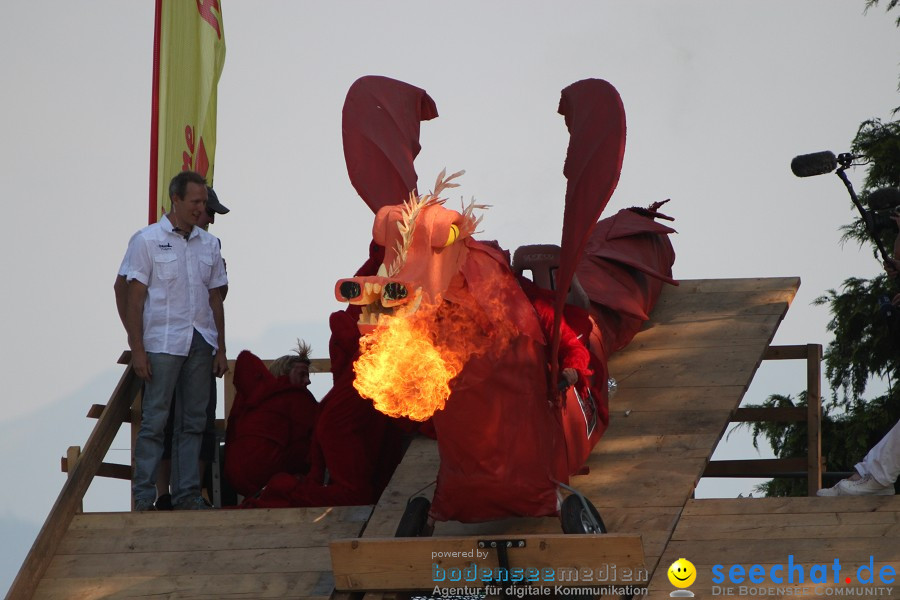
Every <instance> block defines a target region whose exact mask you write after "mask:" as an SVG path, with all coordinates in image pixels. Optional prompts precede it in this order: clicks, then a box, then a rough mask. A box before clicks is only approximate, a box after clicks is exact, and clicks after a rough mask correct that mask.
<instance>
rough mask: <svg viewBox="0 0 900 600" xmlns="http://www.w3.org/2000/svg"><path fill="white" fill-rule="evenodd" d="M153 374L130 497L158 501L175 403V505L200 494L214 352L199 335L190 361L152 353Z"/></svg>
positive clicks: (147, 390)
mask: <svg viewBox="0 0 900 600" xmlns="http://www.w3.org/2000/svg"><path fill="white" fill-rule="evenodd" d="M147 357H148V359H149V361H150V368H151V370H152V375H151V377H150V381H149V382H145V383H144V396H143V400H142V404H141V429H140V431H139V432H138V436H137V441H136V442H135V445H134V477H133V478H132V481H131V495H132V496H133V497H134V499H135V500H136V501H137V500H150V501H154V500H156V471H157V469H158V467H159V462H160V460H161V459H162V454H163V440H164V438H165V433H164V432H165V427H166V420H167V419H168V417H169V409H170V408H171V404H172V394H173V392H174V394H175V396H176V397H177V398H178V400H177V402H176V403H175V428H174V430H173V432H172V479H171V485H172V503H173V504H178V503H179V502H184V501H186V500H189V499H191V498H195V497H197V496H199V495H200V472H199V467H198V465H197V462H198V460H199V457H200V443H201V440H202V439H203V431H204V430H205V429H206V405H207V403H208V402H209V386H210V376H209V375H210V373H212V367H213V349H212V346H210V345H209V344H208V343H206V341H205V340H204V339H203V336H201V335H200V334H199V333H198V332H197V331H196V330H194V338H193V340H192V341H191V350H190V354H189V355H188V356H175V355H174V354H163V353H157V352H148V353H147Z"/></svg>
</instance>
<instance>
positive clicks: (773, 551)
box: [663, 537, 900, 565]
mask: <svg viewBox="0 0 900 600" xmlns="http://www.w3.org/2000/svg"><path fill="white" fill-rule="evenodd" d="M788 555H793V556H794V561H795V562H800V561H812V562H822V561H824V562H826V563H831V562H832V561H834V559H835V557H837V556H845V557H850V556H858V557H865V558H866V559H868V558H869V556H870V555H871V556H874V557H875V560H878V561H900V544H898V543H897V540H896V539H895V538H884V537H848V538H840V539H836V538H824V539H823V538H805V537H802V538H783V539H779V540H777V541H773V540H767V539H762V540H759V539H747V540H740V542H739V543H735V542H734V541H733V540H723V539H718V540H689V541H679V540H671V541H670V542H669V545H668V546H667V547H666V552H665V555H664V558H663V560H665V557H666V556H675V558H673V559H672V560H673V561H674V560H676V559H677V557H679V556H683V557H685V558H687V559H688V560H689V561H691V562H692V563H694V564H695V565H697V564H701V565H714V564H720V563H722V562H723V561H726V560H728V561H732V562H744V561H747V562H750V563H781V562H787V558H788ZM669 564H671V563H669Z"/></svg>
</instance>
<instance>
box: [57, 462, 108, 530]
mask: <svg viewBox="0 0 900 600" xmlns="http://www.w3.org/2000/svg"><path fill="white" fill-rule="evenodd" d="M79 456H81V446H69V449H68V451H67V452H66V456H64V457H63V459H62V460H63V462H64V463H66V465H65V466H66V468H64V469H63V472H64V473H68V471H69V470H68V463H69V462H71V463H72V464H73V465H74V464H75V463H76V462H78V457H79ZM100 466H101V468H102V467H103V465H102V464H101V465H100ZM75 512H76V513H77V514H80V513H83V512H84V502H79V503H78V506H77V507H75Z"/></svg>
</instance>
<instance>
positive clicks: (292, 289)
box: [0, 0, 900, 591]
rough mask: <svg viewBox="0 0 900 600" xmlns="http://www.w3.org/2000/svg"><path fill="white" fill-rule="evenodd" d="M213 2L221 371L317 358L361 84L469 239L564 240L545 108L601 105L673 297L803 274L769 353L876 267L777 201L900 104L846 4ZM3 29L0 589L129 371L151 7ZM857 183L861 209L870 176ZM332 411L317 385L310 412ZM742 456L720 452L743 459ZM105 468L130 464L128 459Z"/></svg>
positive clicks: (769, 0) (852, 6)
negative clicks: (226, 282)
mask: <svg viewBox="0 0 900 600" xmlns="http://www.w3.org/2000/svg"><path fill="white" fill-rule="evenodd" d="M223 4H224V6H223V17H224V31H225V39H226V45H227V55H226V59H225V67H224V71H223V74H222V78H221V81H220V85H219V115H218V119H219V121H218V148H217V153H216V177H215V187H216V190H217V192H218V194H219V198H220V200H221V201H222V202H223V203H224V204H225V205H226V206H228V207H229V208H230V209H231V213H229V214H228V215H226V216H223V217H220V218H219V219H218V222H217V223H216V224H215V225H214V226H213V229H211V231H212V232H213V233H215V234H216V235H217V236H219V237H220V238H221V239H222V243H223V254H224V256H225V258H226V260H227V261H228V274H229V278H230V280H231V286H230V291H229V295H228V299H227V301H226V304H225V307H226V321H227V324H226V331H227V345H228V348H229V351H228V356H229V357H230V358H233V357H235V356H236V355H237V353H238V352H239V351H240V350H242V349H244V348H248V349H251V350H253V351H254V352H256V353H257V354H259V355H261V356H265V357H275V356H279V355H281V354H284V353H286V352H287V351H288V350H290V348H291V347H292V346H293V344H294V341H295V339H296V338H297V337H298V336H299V337H303V338H305V339H306V340H307V341H309V342H311V343H312V345H313V348H314V355H315V356H321V357H324V356H326V355H327V341H328V329H327V317H328V314H329V313H330V312H332V311H334V310H338V309H339V308H341V307H340V305H339V304H338V303H337V302H336V301H335V300H334V297H333V293H332V290H333V286H334V282H335V281H336V280H337V279H339V278H341V277H344V276H348V275H351V274H352V273H353V272H354V271H355V270H356V268H357V267H358V266H359V264H361V262H362V261H363V259H364V258H365V256H366V249H367V244H368V240H369V239H370V231H371V222H372V214H371V212H370V211H369V210H368V208H366V206H365V205H364V204H363V202H362V200H361V199H360V198H359V197H358V196H357V195H356V193H355V191H354V190H353V188H352V186H351V185H350V182H349V179H348V178H347V173H346V168H345V165H344V161H343V153H342V147H341V132H340V128H341V123H340V118H341V107H342V104H343V100H344V96H345V94H346V91H347V89H348V88H349V87H350V85H351V84H352V83H353V81H354V80H356V79H357V78H358V77H360V76H363V75H369V74H373V75H385V76H389V77H394V78H396V79H401V80H403V81H406V82H408V83H411V84H414V85H416V86H419V87H422V88H424V89H425V90H426V91H427V92H428V93H429V94H430V95H431V97H432V98H433V99H434V100H435V102H436V104H437V107H438V111H439V113H440V117H439V118H438V119H435V120H434V121H430V122H427V123H423V125H422V134H421V143H422V147H423V150H422V153H421V154H420V155H419V158H418V160H417V162H416V167H417V171H418V173H419V178H420V189H422V190H427V189H430V187H431V185H432V182H433V181H434V178H435V177H436V175H437V173H438V172H440V170H441V169H442V168H444V167H446V168H447V169H448V170H449V171H456V170H459V169H465V170H466V175H465V176H464V177H463V178H462V179H461V182H460V183H461V184H462V185H461V187H460V188H458V189H457V190H454V192H456V193H457V194H458V197H464V198H465V199H466V200H467V201H468V200H469V199H471V198H472V197H474V198H475V199H476V200H477V201H478V202H480V203H486V204H490V205H492V207H491V208H490V209H489V210H488V211H487V212H486V214H485V216H484V220H483V223H482V226H481V228H482V231H483V233H482V234H481V236H480V238H481V239H496V240H498V241H499V242H500V244H501V245H503V246H504V247H505V248H508V249H510V250H514V249H515V248H516V247H518V246H519V245H523V244H531V243H559V238H560V232H561V224H562V213H563V198H564V193H565V184H566V182H565V178H564V177H563V175H562V166H563V161H564V159H565V151H566V145H567V143H568V135H567V131H566V128H565V125H564V123H563V120H562V117H561V116H559V115H558V114H557V113H556V108H557V105H558V102H559V93H560V90H562V89H563V88H564V87H566V86H567V85H569V84H570V83H573V82H575V81H578V80H580V79H584V78H589V77H597V78H602V79H606V80H607V81H609V82H611V83H612V84H613V85H614V86H615V87H616V88H617V89H618V91H619V93H620V94H621V96H622V99H623V102H624V106H625V113H626V118H627V122H628V138H627V144H626V151H625V159H624V165H623V169H622V175H621V179H620V182H619V186H618V189H617V191H616V193H615V194H614V195H613V198H612V201H611V203H610V205H609V207H608V209H607V212H608V213H612V212H613V211H615V210H618V209H619V208H623V207H627V206H631V205H647V204H649V203H651V202H653V201H656V200H662V199H666V198H671V199H672V202H671V203H670V204H669V205H667V210H666V212H668V213H669V214H671V215H672V216H674V217H675V218H676V222H675V224H674V226H675V227H676V229H677V230H678V231H679V233H678V235H676V236H674V239H673V243H674V246H675V249H676V253H677V258H676V263H675V267H674V272H675V276H676V277H678V278H682V279H693V278H721V277H776V276H777V277H780V276H799V277H800V278H801V280H802V284H801V287H800V291H799V293H798V295H797V297H796V299H795V301H794V303H793V305H792V307H791V309H790V310H789V311H788V314H787V317H786V318H785V320H784V322H783V323H782V325H781V327H780V329H779V331H778V334H777V335H776V338H775V343H779V344H805V343H821V344H827V342H828V340H829V334H828V333H827V331H826V326H827V323H828V319H829V316H828V313H827V309H825V308H824V307H815V306H812V305H811V302H812V301H813V299H814V298H816V297H817V296H819V295H820V294H822V293H823V292H824V291H825V290H827V289H829V288H834V287H837V286H839V285H840V283H841V282H842V281H843V280H844V279H846V278H847V277H850V276H860V277H870V276H873V275H875V274H876V273H878V272H879V269H880V265H879V262H878V261H877V260H876V259H874V258H873V257H872V255H871V253H870V252H868V251H867V250H859V249H858V248H857V247H856V246H853V245H845V246H842V245H841V244H840V242H839V240H840V232H839V227H840V226H841V225H843V224H845V223H848V222H849V221H850V220H851V219H852V218H853V216H854V213H853V209H852V206H851V204H850V202H849V200H848V196H847V193H846V191H845V189H844V188H843V186H842V185H841V183H840V181H839V180H838V179H837V178H836V177H835V176H833V175H828V176H821V177H815V178H809V179H797V178H795V177H794V176H793V175H792V174H791V172H790V169H789V164H790V161H791V158H792V157H793V156H795V155H797V154H803V153H809V152H816V151H821V150H832V151H834V152H836V153H838V152H844V151H847V150H849V144H850V141H851V140H852V138H853V136H854V134H855V132H856V130H857V127H858V126H859V123H860V122H861V121H863V120H864V119H867V118H872V117H880V118H882V119H890V110H891V109H892V108H893V107H895V106H898V105H900V101H898V93H897V82H898V74H900V64H898V56H900V54H898V50H900V35H898V34H900V31H898V29H897V28H896V27H895V25H894V19H895V18H896V14H895V13H889V14H885V13H884V10H883V9H882V8H874V9H872V10H870V11H869V13H868V14H864V2H863V0H795V1H793V2H780V1H775V0H763V1H760V0H753V1H745V0H732V1H729V2H720V1H716V0H681V1H679V2H670V1H664V0H645V1H643V2H628V1H626V0H616V1H609V0H597V1H593V2H587V1H575V0H563V1H559V2H543V1H533V0H522V1H518V2H512V1H493V2H484V1H479V2H476V1H472V0H456V1H454V2H452V3H424V2H412V1H403V2H400V1H393V0H391V1H385V2H378V3H371V2H362V1H357V2H348V1H334V2H327V3H326V2H312V1H308V2H290V1H287V0H285V1H275V0H260V1H253V2H251V1H249V0H243V1H240V0H223ZM882 4H884V3H882ZM3 8H4V16H3V18H2V19H0V82H2V86H0V108H2V110H0V190H2V193H3V200H2V202H3V206H4V207H5V210H4V212H5V215H6V218H5V222H6V227H5V232H4V238H5V239H4V241H5V243H4V251H3V252H2V253H0V264H2V269H0V273H2V275H3V280H4V283H5V285H4V286H3V288H4V290H5V291H3V292H2V295H0V308H2V310H0V381H2V382H3V394H2V396H0V478H2V481H4V483H5V485H4V493H3V494H0V536H2V539H3V540H4V543H3V544H2V548H0V591H2V590H5V589H7V588H8V586H9V585H10V584H11V582H12V579H13V577H14V576H15V573H16V572H17V570H18V568H19V566H20V565H21V562H22V560H23V559H24V556H25V554H26V553H27V551H28V549H29V548H30V545H31V543H32V542H33V540H34V537H35V535H36V534H37V532H38V530H39V529H40V526H41V524H42V523H43V521H44V519H45V518H46V516H47V514H48V512H49V510H50V507H51V506H52V504H53V502H54V500H55V498H56V496H57V494H58V493H59V490H60V488H61V486H62V484H63V482H64V477H65V476H64V474H62V473H61V472H60V471H59V458H60V457H61V456H63V455H65V452H66V448H67V447H68V446H71V445H83V444H84V442H85V441H86V440H87V437H88V435H89V433H90V430H91V427H92V426H93V421H92V420H89V419H87V418H85V416H84V415H85V414H86V412H87V410H88V407H89V406H90V405H91V404H94V403H105V402H106V401H107V400H108V398H109V395H110V393H111V392H112V390H113V388H114V386H115V383H116V381H117V380H118V378H119V376H120V375H121V373H122V367H121V366H118V365H116V359H117V358H118V356H119V354H120V353H121V351H122V350H124V349H125V348H126V340H125V334H124V331H123V329H122V327H121V324H120V323H119V320H118V316H117V314H116V310H115V304H114V300H113V293H112V284H113V280H114V277H115V274H116V269H117V267H118V265H119V262H120V261H121V258H122V255H123V253H124V251H125V246H126V244H127V241H128V238H129V237H130V235H131V234H132V233H133V232H134V231H135V230H137V229H139V228H140V227H141V226H142V225H144V224H145V221H146V214H147V208H146V202H147V191H146V190H147V182H148V177H149V176H148V162H149V128H150V83H151V79H150V76H151V49H152V41H153V2H150V1H149V0H144V1H143V2H129V3H127V5H124V4H122V3H121V2H114V1H113V0H89V1H85V2H79V3H76V2H67V1H63V0H51V1H47V2H40V3H36V2H25V1H19V2H15V1H6V2H3ZM850 177H851V180H852V181H853V183H854V184H855V185H856V186H857V189H859V188H860V187H861V184H862V180H863V177H864V171H863V170H862V169H856V170H854V171H852V172H851V173H850ZM451 200H452V201H453V202H454V203H455V202H458V200H457V197H452V198H451ZM804 387H805V369H804V368H803V366H802V365H800V364H791V363H789V362H786V363H779V364H777V365H764V366H763V368H762V369H761V370H760V372H759V373H758V375H757V377H756V379H755V380H754V383H753V385H752V386H751V388H750V390H749V392H748V394H747V396H746V398H745V402H760V401H762V400H763V399H765V397H766V396H768V395H769V394H771V393H796V392H799V391H801V390H802V389H804ZM327 388H328V379H327V376H317V378H316V381H314V391H315V392H316V393H317V395H318V396H319V397H321V395H323V394H324V392H325V391H327ZM740 437H741V436H735V438H733V439H732V441H731V442H730V443H729V447H728V448H726V449H725V450H724V451H722V453H720V454H717V457H722V456H729V457H734V458H755V457H757V456H758V455H757V454H756V451H754V450H753V449H752V447H750V445H749V442H748V441H747V440H746V439H744V443H743V445H740V444H738V443H737V441H736V439H737V438H740ZM744 437H745V438H746V436H744ZM601 443H602V441H601ZM763 455H765V454H763ZM107 460H108V461H110V462H127V461H128V441H127V439H126V438H124V437H123V436H120V437H119V438H118V439H117V441H116V443H114V444H113V450H112V451H111V452H110V454H109V455H108V457H107ZM751 483H752V482H747V481H740V482H737V483H730V484H729V483H727V482H721V481H719V482H706V481H704V482H703V483H701V488H700V489H699V490H698V496H702V495H716V494H719V495H723V496H736V495H737V493H739V492H740V493H744V494H745V495H746V493H747V492H748V491H749V489H750V488H751V487H752V486H751ZM128 499H129V491H128V484H127V482H121V481H103V480H97V481H96V482H95V483H94V484H93V485H92V487H91V489H90V490H89V492H88V495H87V497H86V499H85V508H86V510H88V511H99V510H125V509H127V506H128Z"/></svg>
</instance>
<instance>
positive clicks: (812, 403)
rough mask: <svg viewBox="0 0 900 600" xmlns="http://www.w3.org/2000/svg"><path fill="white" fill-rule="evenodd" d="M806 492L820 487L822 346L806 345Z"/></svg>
mask: <svg viewBox="0 0 900 600" xmlns="http://www.w3.org/2000/svg"><path fill="white" fill-rule="evenodd" d="M806 398H807V411H808V414H807V423H808V426H807V429H806V448H807V463H806V469H807V494H808V495H809V496H815V495H816V492H817V491H818V490H820V489H822V471H823V470H824V469H823V466H824V465H823V461H822V346H821V345H819V344H809V345H807V359H806Z"/></svg>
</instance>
